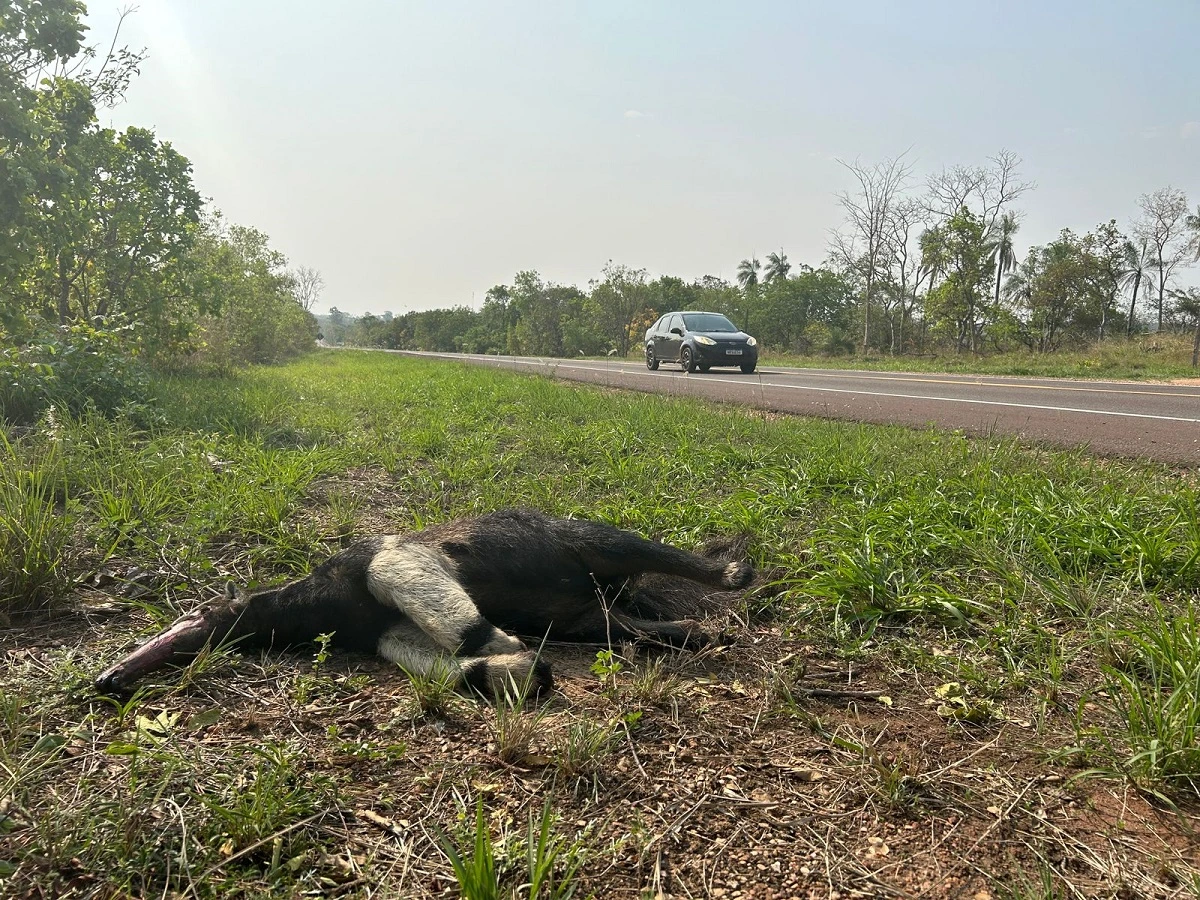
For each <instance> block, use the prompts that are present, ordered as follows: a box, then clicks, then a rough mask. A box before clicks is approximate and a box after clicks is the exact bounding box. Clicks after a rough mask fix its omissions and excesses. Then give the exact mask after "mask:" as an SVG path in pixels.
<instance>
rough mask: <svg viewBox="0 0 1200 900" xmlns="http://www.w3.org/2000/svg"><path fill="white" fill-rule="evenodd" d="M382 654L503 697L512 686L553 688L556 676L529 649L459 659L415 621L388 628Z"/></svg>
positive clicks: (412, 669) (417, 671) (418, 671)
mask: <svg viewBox="0 0 1200 900" xmlns="http://www.w3.org/2000/svg"><path fill="white" fill-rule="evenodd" d="M376 649H377V651H378V653H379V655H380V656H382V657H383V658H384V659H386V660H387V661H388V662H392V663H395V664H396V665H398V666H399V667H400V668H402V669H403V670H404V671H405V672H407V673H408V674H409V675H411V676H414V677H423V676H426V675H432V676H435V677H442V678H445V679H447V680H448V681H449V682H451V683H452V684H453V685H454V686H455V687H460V686H466V687H470V688H472V689H474V690H476V691H478V692H479V693H481V694H485V695H488V696H492V697H500V696H503V694H504V693H505V692H506V691H509V690H514V689H515V690H518V691H521V690H524V689H525V688H526V686H528V689H529V690H530V691H531V693H534V694H540V693H542V692H543V691H547V690H549V689H550V688H551V687H552V686H553V684H554V679H553V676H552V675H551V674H550V666H549V665H548V664H547V663H545V662H543V661H542V660H540V659H538V658H537V654H535V653H532V652H530V651H528V650H526V651H524V652H522V653H501V654H497V655H495V656H476V657H468V658H465V659H459V658H457V657H454V656H451V655H450V654H449V653H447V652H446V651H445V650H443V649H442V648H441V647H439V646H438V645H437V643H436V642H435V641H434V640H433V638H431V637H430V636H429V635H428V634H426V633H425V632H424V631H423V630H422V629H421V628H419V627H417V626H416V625H414V624H412V623H411V622H399V623H397V624H395V625H392V626H391V627H389V628H388V630H387V631H385V632H384V633H383V636H382V637H380V639H379V644H378V647H377V648H376Z"/></svg>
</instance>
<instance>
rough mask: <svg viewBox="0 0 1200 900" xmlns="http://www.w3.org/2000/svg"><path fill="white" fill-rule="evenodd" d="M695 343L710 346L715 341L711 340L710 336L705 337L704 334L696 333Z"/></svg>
mask: <svg viewBox="0 0 1200 900" xmlns="http://www.w3.org/2000/svg"><path fill="white" fill-rule="evenodd" d="M696 343H697V344H703V345H704V346H706V347H711V346H712V345H713V344H715V343H716V341H714V340H713V339H712V338H710V337H705V336H704V335H702V334H698V335H696Z"/></svg>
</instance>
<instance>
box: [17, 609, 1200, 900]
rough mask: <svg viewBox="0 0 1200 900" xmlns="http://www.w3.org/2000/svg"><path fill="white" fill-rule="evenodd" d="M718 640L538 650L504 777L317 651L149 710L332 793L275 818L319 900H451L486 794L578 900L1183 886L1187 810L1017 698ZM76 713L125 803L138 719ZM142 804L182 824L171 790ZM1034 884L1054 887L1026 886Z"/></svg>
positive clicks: (92, 757)
mask: <svg viewBox="0 0 1200 900" xmlns="http://www.w3.org/2000/svg"><path fill="white" fill-rule="evenodd" d="M142 622H143V617H142V616H141V614H136V613H123V614H119V615H115V616H106V617H103V618H100V617H97V616H95V615H94V614H93V615H91V616H88V617H84V616H79V617H76V618H74V619H73V620H71V621H69V622H67V621H64V622H60V623H59V624H56V625H54V626H42V627H38V628H36V629H33V630H30V629H28V628H26V629H24V630H22V631H20V632H17V631H13V630H10V631H6V632H5V633H4V634H3V644H2V648H3V649H2V653H3V663H2V670H0V671H3V677H4V678H5V680H6V681H8V682H9V683H12V684H24V685H32V684H36V683H37V681H38V679H39V678H41V677H45V675H47V674H48V673H51V672H54V671H56V670H60V669H61V665H62V660H63V658H64V656H66V657H70V658H72V659H74V660H76V661H77V662H78V663H80V664H81V674H84V673H86V672H88V671H90V669H91V668H92V667H91V666H90V665H89V663H90V660H92V659H97V658H99V657H98V655H97V653H96V651H97V650H98V649H99V648H100V647H102V646H106V647H109V648H112V647H113V646H114V645H117V644H122V643H124V642H126V641H127V640H128V635H129V634H130V632H131V631H132V630H133V629H134V628H135V626H138V625H139V624H140V623H142ZM715 624H717V625H724V626H726V629H727V630H736V631H737V632H738V634H737V643H736V644H735V645H734V646H732V647H730V648H727V649H722V650H714V651H711V652H707V653H704V654H700V655H698V656H697V655H677V656H671V657H668V658H666V659H665V662H664V663H663V664H662V665H661V668H660V669H659V670H657V671H658V673H659V677H658V678H657V679H655V682H654V684H651V685H647V684H644V683H640V682H639V681H638V678H637V675H638V672H639V670H640V667H643V666H646V665H648V664H651V659H652V657H651V656H650V655H649V654H647V653H645V652H641V653H638V654H636V655H635V654H634V653H633V651H632V650H631V649H627V656H626V659H625V663H624V665H625V668H624V669H623V670H622V671H621V672H619V673H616V674H615V675H614V676H612V677H610V678H600V677H598V676H597V675H596V674H595V673H593V672H592V671H591V665H592V663H593V662H594V656H593V652H594V651H593V650H588V649H580V648H575V647H560V646H554V647H548V648H546V650H545V653H546V656H547V658H548V659H549V660H550V661H551V662H552V664H553V665H554V668H555V671H556V674H557V679H558V686H557V688H556V690H555V691H554V693H553V695H552V696H550V697H548V698H545V699H544V700H543V701H542V702H541V703H540V704H537V705H534V704H531V705H530V708H529V709H528V710H527V711H526V712H525V715H527V716H528V715H535V714H540V715H544V718H542V719H541V721H540V723H539V727H538V730H537V736H536V738H535V740H534V741H533V743H532V745H531V747H530V749H529V752H528V753H527V754H525V756H524V758H523V759H521V760H519V761H518V762H517V763H506V762H504V761H503V760H502V759H501V757H500V752H499V748H498V746H497V714H496V710H495V708H494V707H493V706H492V705H490V704H487V703H484V702H482V701H478V700H475V699H470V698H461V699H458V700H456V701H453V703H452V705H451V707H450V709H449V710H448V711H447V713H446V714H445V715H440V716H429V715H422V714H420V713H419V712H418V711H417V706H416V701H415V697H414V691H413V687H412V685H411V684H410V683H409V681H408V680H407V679H406V678H405V677H404V675H403V674H402V673H400V672H398V671H395V670H394V669H392V668H391V667H390V666H388V665H386V664H384V663H382V662H380V661H378V660H375V659H373V658H366V657H360V656H355V655H345V654H334V655H332V656H331V657H330V658H329V660H328V661H327V662H326V663H325V664H324V665H323V666H321V667H320V669H319V671H318V675H317V679H316V683H315V684H313V685H311V686H310V688H309V690H308V696H307V697H305V698H304V699H303V702H300V699H299V694H298V686H299V685H300V684H301V683H302V682H303V681H304V679H306V678H311V677H312V674H313V672H314V668H313V659H312V656H311V654H309V653H306V652H300V653H297V652H291V653H273V654H265V655H262V656H247V657H240V656H238V655H236V654H234V655H233V656H231V657H230V658H229V659H228V660H225V661H222V662H220V663H218V664H216V665H214V666H211V667H209V668H208V669H207V670H206V671H204V672H203V673H202V674H199V675H197V676H196V677H195V678H194V679H191V683H190V684H189V685H188V686H186V687H184V688H182V689H179V690H171V691H169V692H167V693H163V694H161V695H159V696H158V697H156V698H154V699H153V700H151V701H149V702H148V703H147V704H146V705H145V707H144V709H143V710H142V712H141V714H142V715H144V716H147V717H150V718H153V717H155V716H156V715H157V714H158V713H165V714H167V715H169V716H171V717H174V718H173V719H172V721H174V722H175V725H174V726H173V727H172V729H171V733H170V734H169V736H168V735H164V736H163V741H164V745H165V746H169V747H170V748H172V750H173V751H174V752H178V753H179V754H180V755H181V756H183V757H186V758H190V759H194V760H198V761H200V762H201V765H200V766H199V767H198V770H199V771H201V772H202V771H203V770H204V768H205V761H207V760H211V763H210V764H211V766H212V768H213V769H214V770H219V769H221V767H222V766H225V765H228V761H229V759H230V758H231V757H233V758H235V757H236V755H237V754H239V753H246V752H248V751H249V749H250V748H253V747H256V746H264V745H272V746H286V747H287V748H289V749H290V750H291V751H294V753H295V754H296V756H297V758H298V759H302V760H303V764H302V772H301V774H302V775H303V777H305V778H308V779H314V778H319V779H328V780H329V781H330V782H331V783H332V784H334V785H336V790H335V791H334V793H333V795H332V796H335V797H336V799H335V800H331V801H330V802H327V803H326V804H325V805H323V806H322V807H321V808H319V809H317V810H316V811H315V813H314V814H313V815H312V816H311V817H309V818H308V820H307V821H304V822H302V823H301V824H299V825H297V824H296V823H289V825H288V826H287V827H288V828H289V829H295V830H299V831H302V832H303V833H304V834H305V835H307V836H308V838H309V844H308V846H307V849H305V850H304V851H303V852H302V853H301V854H300V855H299V858H298V862H296V863H295V865H296V866H297V867H301V868H304V869H308V870H311V880H312V882H313V884H314V885H317V884H320V885H324V888H323V890H325V891H327V892H328V893H327V895H329V896H334V895H336V896H405V897H422V896H430V897H441V896H457V890H458V889H457V886H456V884H455V882H454V880H453V877H452V874H451V872H450V867H449V865H448V863H447V860H446V857H445V854H444V853H443V851H442V850H441V848H440V847H439V845H438V835H439V830H441V831H443V832H453V831H454V829H456V828H459V827H460V825H461V822H462V820H463V815H464V810H466V811H467V812H468V813H470V812H471V811H473V808H474V803H475V801H476V799H477V798H483V802H484V808H485V810H486V812H487V815H488V821H489V825H490V827H491V829H492V832H493V834H495V835H503V834H511V833H516V832H519V831H521V830H522V829H523V828H524V827H525V824H524V823H525V820H526V816H527V815H528V813H529V812H530V811H531V810H532V811H537V810H539V809H540V808H541V806H542V803H543V799H544V798H545V797H546V796H549V797H551V798H552V804H553V807H554V809H555V810H556V811H557V812H558V814H559V815H560V829H563V830H566V831H568V832H570V833H572V834H575V835H578V836H579V837H580V839H581V840H582V843H583V846H584V847H585V850H586V862H585V865H584V867H583V870H582V874H581V879H582V885H581V887H582V892H581V894H580V896H587V895H588V894H594V895H595V896H602V897H641V896H656V897H695V896H710V897H729V898H734V897H756V898H757V897H763V898H767V897H834V896H837V897H874V896H897V897H968V898H985V897H1008V896H1013V897H1016V896H1080V897H1122V898H1126V897H1171V896H1178V895H1181V894H1183V893H1184V892H1185V891H1187V890H1192V889H1194V886H1195V884H1196V880H1195V879H1196V873H1197V871H1200V844H1198V843H1197V837H1196V834H1195V831H1194V826H1195V823H1196V818H1195V817H1194V815H1193V811H1191V810H1183V811H1171V810H1169V809H1166V808H1164V807H1162V806H1161V805H1158V806H1156V805H1155V804H1153V803H1152V802H1151V801H1150V800H1149V799H1148V798H1146V797H1144V796H1142V795H1141V794H1139V793H1138V792H1137V791H1135V790H1133V789H1132V788H1131V787H1130V786H1128V785H1127V784H1126V783H1124V782H1120V781H1114V780H1108V779H1101V778H1095V777H1084V778H1079V777H1077V776H1079V775H1080V774H1081V773H1080V771H1079V770H1078V769H1073V768H1070V767H1067V766H1062V765H1051V764H1049V763H1048V762H1047V757H1046V750H1047V749H1054V748H1056V747H1058V746H1061V745H1062V743H1063V742H1064V741H1065V740H1066V736H1065V735H1058V734H1056V733H1055V731H1054V729H1053V728H1052V727H1049V726H1047V725H1045V724H1043V725H1040V726H1035V725H1034V724H1033V721H1034V720H1035V719H1036V718H1037V716H1038V714H1037V711H1036V709H1035V708H1034V706H1035V704H1034V703H1032V702H1028V703H1023V702H1022V700H1021V698H1008V699H1006V702H1005V705H1004V710H1005V714H1004V717H1003V720H1002V721H997V722H994V723H992V724H988V725H969V724H964V723H957V722H953V721H947V719H946V718H944V717H943V716H941V715H939V714H938V712H937V711H936V709H935V707H934V706H933V705H930V702H929V701H930V700H931V689H930V685H928V684H924V683H922V682H921V680H920V679H914V678H912V677H911V676H910V675H906V673H905V672H903V671H898V670H897V669H896V668H895V667H893V666H891V665H890V664H889V663H887V662H881V661H878V660H874V661H867V662H865V663H858V662H853V663H851V662H847V661H846V660H843V659H839V658H837V656H836V655H834V654H832V653H829V652H828V651H827V650H826V649H823V648H821V647H819V646H815V645H813V644H810V643H807V642H805V641H803V640H789V639H786V638H784V637H783V636H782V635H781V634H780V633H778V630H777V629H774V628H772V627H771V626H770V624H769V623H759V624H751V625H750V626H749V627H744V626H739V625H738V623H737V621H735V620H727V621H723V622H718V623H715ZM731 627H732V628H731ZM781 673H788V674H786V676H785V675H781ZM166 680H168V681H169V678H168V679H166ZM873 692H879V696H878V697H876V696H875V695H874V694H873ZM883 698H886V699H883ZM1029 699H1030V700H1032V698H1029ZM635 712H636V713H637V714H638V715H636V716H631V715H630V714H631V713H635ZM89 714H91V716H92V719H91V720H90V725H89V727H88V730H87V733H88V734H90V735H91V737H90V739H88V740H82V739H78V738H77V739H76V743H75V744H73V745H72V746H73V747H74V750H73V753H74V755H73V756H72V757H71V758H70V761H69V762H68V771H70V769H71V768H72V767H75V766H77V767H78V769H79V771H80V773H82V772H83V771H85V770H86V771H88V772H91V773H92V775H95V773H96V770H97V767H105V768H107V770H108V774H107V775H105V776H104V777H105V778H106V779H108V780H109V781H110V782H111V785H112V789H113V791H114V792H115V791H117V790H119V785H120V784H121V783H123V780H124V779H125V778H126V777H127V775H128V773H127V767H128V766H130V765H132V764H133V759H134V757H130V756H113V755H111V753H110V754H108V755H106V753H105V749H106V747H108V746H109V745H110V744H111V743H112V742H113V741H116V740H118V739H120V736H121V734H122V733H123V732H124V731H126V730H127V729H128V722H127V721H126V722H123V723H122V722H120V721H118V719H117V718H115V717H114V716H112V715H111V714H110V713H109V712H108V710H107V708H106V707H105V706H104V705H103V704H101V703H99V702H97V700H96V699H95V698H94V697H92V696H91V695H90V692H89V691H88V689H87V687H86V683H85V682H82V681H80V682H78V683H75V684H73V685H71V686H70V687H69V689H68V691H67V694H66V696H65V698H64V702H63V703H62V704H61V705H60V706H59V707H58V708H57V709H56V710H55V713H54V714H53V716H52V717H51V720H49V721H46V722H44V723H43V724H44V727H45V728H46V729H47V730H48V731H55V732H59V733H64V734H66V733H70V732H72V730H73V729H77V728H78V726H79V724H80V723H81V722H83V721H85V720H87V717H88V715H89ZM578 723H599V724H601V725H604V724H611V723H617V724H615V725H613V726H612V734H613V736H614V740H613V742H612V745H611V749H610V750H609V751H608V752H606V753H604V754H601V755H599V756H598V758H596V759H595V760H593V761H592V763H591V764H590V765H589V766H587V767H585V769H584V770H583V771H581V772H575V773H570V774H567V773H565V772H564V769H563V766H562V765H561V756H562V752H563V751H562V747H563V745H564V741H565V740H566V735H567V734H568V732H569V731H570V729H571V728H572V726H573V725H577V724H578ZM141 812H142V814H144V815H146V816H151V817H155V818H156V820H158V822H159V826H160V827H161V828H163V829H177V828H180V827H181V822H180V820H179V819H178V818H177V817H173V816H171V815H168V812H169V803H168V798H167V797H163V798H161V800H160V801H159V803H158V804H157V805H152V806H150V807H149V808H146V809H144V810H142V811H141ZM38 815H39V813H38V811H37V810H24V811H16V812H12V813H11V819H10V821H11V822H12V823H13V824H14V825H15V827H14V828H13V829H12V831H11V832H10V833H9V834H8V835H7V836H6V838H5V840H6V841H8V842H10V843H11V844H12V846H13V847H14V848H15V849H16V850H17V852H18V854H20V851H21V847H22V845H23V844H26V843H27V842H30V841H31V838H32V837H33V834H32V832H33V831H34V830H35V829H34V820H35V819H36V818H37V816H38ZM468 818H469V816H468ZM292 834H293V833H292V832H291V831H289V835H288V836H289V837H291V836H292ZM270 837H271V836H267V839H265V840H263V842H262V843H261V845H260V846H253V845H252V844H244V845H239V844H237V843H236V842H231V843H229V844H228V846H226V847H224V848H222V850H221V853H220V856H219V859H220V860H227V861H228V866H229V868H230V869H231V870H234V869H236V870H237V871H239V872H241V873H242V874H240V875H239V877H240V878H242V879H243V880H244V879H246V878H248V877H249V878H250V879H251V881H250V882H248V883H253V876H254V873H255V872H256V871H257V872H259V873H260V874H261V873H263V872H265V871H266V870H267V869H268V868H269V866H270V863H271V846H272V842H271V840H270ZM224 865H225V863H224V862H221V861H219V862H218V863H217V868H221V867H222V866H224ZM247 868H248V870H249V871H247ZM219 874H220V873H219V872H211V873H208V875H209V877H210V878H211V877H217V876H218V875H219ZM263 877H265V876H263ZM104 883H105V882H104V873H103V872H99V871H91V870H89V863H88V861H87V860H86V859H82V858H74V859H72V860H70V861H64V860H53V859H50V858H46V857H42V858H38V857H36V856H26V857H25V858H24V859H23V861H22V862H21V863H20V867H19V869H18V872H17V874H16V875H15V876H13V878H12V879H10V882H9V887H10V888H11V889H14V891H15V894H10V896H14V895H19V896H48V895H49V894H47V886H49V885H53V886H54V890H53V892H52V893H53V895H54V896H62V897H66V896H91V895H95V894H96V893H97V891H98V889H99V888H101V887H102V886H103V885H104ZM1043 883H1044V884H1045V885H1048V886H1050V887H1051V889H1052V890H1053V891H1058V893H1040V891H1042V888H1043ZM99 893H100V894H103V893H104V892H103V891H102V890H99Z"/></svg>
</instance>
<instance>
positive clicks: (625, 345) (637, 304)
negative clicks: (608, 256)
mask: <svg viewBox="0 0 1200 900" xmlns="http://www.w3.org/2000/svg"><path fill="white" fill-rule="evenodd" d="M603 275H604V280H603V281H601V282H599V283H598V284H597V283H593V285H592V291H591V294H590V295H589V297H588V302H587V309H588V312H589V313H590V314H591V317H592V319H593V321H594V322H595V325H596V331H597V334H598V335H599V336H600V337H602V339H603V340H604V341H606V342H607V343H608V344H609V345H610V347H611V348H612V349H614V350H616V352H617V355H618V356H620V357H625V356H628V355H629V348H630V346H632V344H633V340H634V337H635V335H634V330H635V328H634V326H635V324H636V323H640V322H644V321H645V320H646V314H647V310H648V309H649V308H650V306H651V291H650V288H649V285H648V284H647V283H646V270H645V269H631V268H629V267H628V266H620V265H617V264H615V263H614V262H613V261H612V260H609V261H608V263H607V265H605V267H604V270H603ZM580 337H582V336H580ZM577 343H582V341H577Z"/></svg>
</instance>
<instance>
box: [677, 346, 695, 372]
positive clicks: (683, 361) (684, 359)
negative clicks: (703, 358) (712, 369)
mask: <svg viewBox="0 0 1200 900" xmlns="http://www.w3.org/2000/svg"><path fill="white" fill-rule="evenodd" d="M679 364H680V365H681V366H683V371H685V372H695V371H696V361H695V360H694V359H692V348H691V347H684V348H683V350H681V351H680V353H679Z"/></svg>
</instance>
